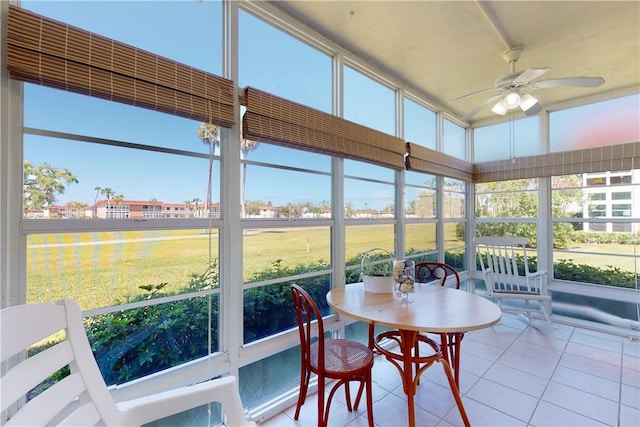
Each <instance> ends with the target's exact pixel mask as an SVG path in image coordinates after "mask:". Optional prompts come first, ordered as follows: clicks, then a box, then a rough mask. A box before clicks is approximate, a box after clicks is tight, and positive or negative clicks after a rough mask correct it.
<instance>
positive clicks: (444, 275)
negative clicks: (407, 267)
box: [416, 261, 460, 289]
mask: <svg viewBox="0 0 640 427" xmlns="http://www.w3.org/2000/svg"><path fill="white" fill-rule="evenodd" d="M436 280H437V281H439V282H440V285H441V286H446V285H448V284H449V283H451V284H453V286H455V288H456V289H460V275H458V272H457V271H456V269H455V268H453V267H452V266H450V265H449V264H444V263H441V262H434V261H424V262H419V263H417V264H416V281H417V282H418V283H430V282H434V281H436Z"/></svg>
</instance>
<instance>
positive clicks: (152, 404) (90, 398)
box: [0, 299, 256, 426]
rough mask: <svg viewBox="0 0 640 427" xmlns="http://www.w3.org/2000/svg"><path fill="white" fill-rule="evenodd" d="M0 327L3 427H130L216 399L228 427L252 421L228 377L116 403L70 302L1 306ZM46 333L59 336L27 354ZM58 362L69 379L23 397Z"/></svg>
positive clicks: (55, 368) (56, 367)
mask: <svg viewBox="0 0 640 427" xmlns="http://www.w3.org/2000/svg"><path fill="white" fill-rule="evenodd" d="M0 331H1V333H2V337H1V343H2V346H1V347H0V355H1V356H2V378H1V379H0V400H1V402H2V418H0V423H1V424H2V425H6V426H44V425H67V426H90V425H107V426H137V425H142V424H145V423H148V422H151V421H155V420H159V419H162V418H165V417H167V416H170V415H173V414H176V413H179V412H182V411H186V410H189V409H192V408H195V407H197V406H201V405H205V404H208V403H210V402H220V403H221V404H222V409H223V411H224V413H225V415H226V421H227V423H228V425H232V426H255V425H256V424H255V423H253V422H248V421H247V419H246V418H245V414H244V410H243V407H242V402H241V401H240V393H239V391H238V386H237V382H236V378H235V377H233V376H228V377H223V378H220V379H214V380H209V381H206V382H203V383H199V384H195V385H192V386H186V387H180V388H177V389H174V390H169V391H165V392H161V393H156V394H152V395H148V396H143V397H141V398H138V399H134V400H129V401H124V402H118V403H116V402H115V401H114V400H113V398H112V397H111V394H110V393H109V390H108V389H107V386H106V384H105V382H104V380H103V378H102V375H101V374H100V370H99V369H98V365H97V364H96V361H95V358H94V357H93V354H92V352H91V347H90V346H89V340H88V339H87V335H86V332H85V329H84V325H83V322H82V312H81V311H80V307H79V306H78V304H77V303H76V302H75V301H73V300H69V299H65V300H61V301H57V302H56V303H41V304H28V305H20V306H14V307H9V308H5V309H3V310H2V311H1V312H0ZM52 335H55V338H58V340H55V342H56V344H55V345H52V346H51V347H49V348H47V349H46V350H44V351H42V352H40V353H38V354H36V355H34V356H32V357H28V358H27V357H26V352H25V350H26V349H27V348H28V347H30V346H31V345H33V344H36V343H38V342H40V341H42V340H43V339H46V338H49V337H51V336H52ZM62 335H64V336H62ZM60 339H62V341H60ZM65 366H68V367H69V369H70V371H71V374H70V375H69V376H67V377H65V378H64V379H62V380H60V381H58V382H56V383H55V384H53V385H51V386H50V387H49V388H48V389H46V390H45V391H43V392H42V393H40V394H38V395H37V396H36V397H34V398H32V399H29V400H28V399H27V397H26V396H27V393H29V391H30V390H32V389H33V388H34V387H36V386H38V385H41V384H43V383H45V382H46V381H47V379H48V378H49V377H50V376H51V375H52V374H54V373H55V372H57V371H58V370H60V369H61V368H63V367H65Z"/></svg>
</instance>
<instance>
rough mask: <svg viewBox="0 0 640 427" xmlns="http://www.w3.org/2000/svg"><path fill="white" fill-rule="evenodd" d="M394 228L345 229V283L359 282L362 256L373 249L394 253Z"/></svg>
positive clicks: (358, 226)
mask: <svg viewBox="0 0 640 427" xmlns="http://www.w3.org/2000/svg"><path fill="white" fill-rule="evenodd" d="M394 238H395V226H394V225H393V224H371V225H352V226H348V227H346V228H345V256H346V259H345V263H346V266H347V279H346V280H347V283H353V282H358V281H359V280H360V260H361V259H362V255H363V254H364V253H365V252H367V251H369V250H371V249H374V248H381V249H384V250H386V251H387V252H389V253H391V254H393V253H394Z"/></svg>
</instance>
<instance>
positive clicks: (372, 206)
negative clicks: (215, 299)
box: [344, 178, 395, 219]
mask: <svg viewBox="0 0 640 427" xmlns="http://www.w3.org/2000/svg"><path fill="white" fill-rule="evenodd" d="M394 194H395V187H394V185H393V184H386V183H378V182H370V181H365V180H360V179H350V178H345V180H344V200H345V204H344V206H345V217H347V218H374V219H375V218H394V216H395V214H394V212H395V211H394V209H395V197H394Z"/></svg>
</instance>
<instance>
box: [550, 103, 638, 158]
mask: <svg viewBox="0 0 640 427" xmlns="http://www.w3.org/2000/svg"><path fill="white" fill-rule="evenodd" d="M549 127H550V129H549V132H550V145H551V151H552V152H558V151H570V150H579V149H583V148H591V147H602V146H607V145H613V144H624V143H627V142H637V141H640V95H639V94H635V95H630V96H626V97H622V98H616V99H612V100H609V101H604V102H598V103H595V104H589V105H584V106H581V107H576V108H569V109H566V110H561V111H554V112H552V113H551V114H550V116H549Z"/></svg>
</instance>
